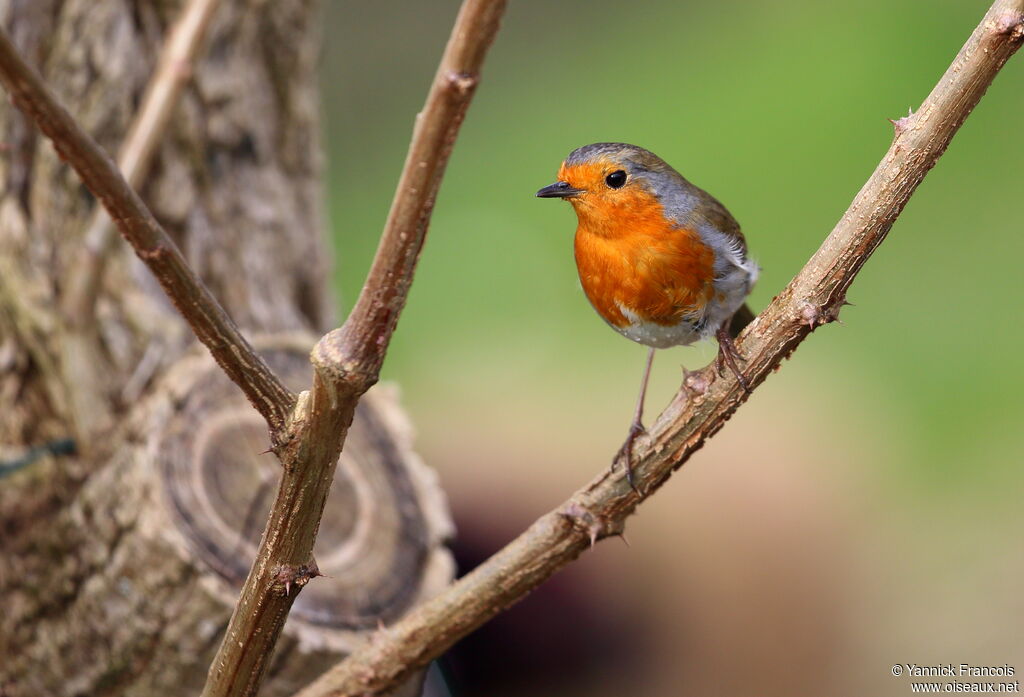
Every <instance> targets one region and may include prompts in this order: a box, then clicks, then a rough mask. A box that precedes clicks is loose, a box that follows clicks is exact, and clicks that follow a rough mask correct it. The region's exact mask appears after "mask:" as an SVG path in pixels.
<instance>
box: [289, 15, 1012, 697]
mask: <svg viewBox="0 0 1024 697" xmlns="http://www.w3.org/2000/svg"><path fill="white" fill-rule="evenodd" d="M1022 39H1024V0H997V2H996V3H995V4H994V5H993V6H992V8H991V9H990V10H989V12H988V14H986V15H985V18H984V19H983V20H982V22H981V24H980V25H979V26H978V28H977V29H976V30H975V31H974V33H973V34H972V35H971V38H970V39H969V40H968V41H967V43H966V44H965V45H964V47H963V49H962V50H961V51H960V53H959V54H958V55H957V57H956V59H955V60H954V61H953V64H952V65H951V66H950V68H949V70H947V71H946V74H945V75H944V76H943V77H942V79H941V80H940V81H939V83H938V85H937V86H936V87H935V89H934V90H932V93H931V94H930V95H929V96H928V98H927V99H926V100H925V102H924V104H922V105H921V108H920V110H919V111H918V112H917V114H914V115H913V116H910V117H907V118H905V119H900V120H899V121H897V122H895V126H896V134H895V139H894V141H893V143H892V146H891V147H890V148H889V151H888V152H887V153H886V155H885V157H884V158H883V159H882V162H881V163H880V164H879V165H878V168H877V169H876V170H875V172H874V174H872V176H871V178H870V179H869V180H868V181H867V183H866V184H865V185H864V187H863V188H862V189H861V191H860V193H858V194H857V197H856V198H855V199H854V201H853V203H852V204H851V205H850V208H849V209H848V210H847V212H846V214H845V215H844V216H843V218H842V219H841V220H840V221H839V223H838V224H837V225H836V227H835V229H834V230H833V231H832V233H831V234H830V235H829V236H828V237H827V238H826V239H825V241H824V243H823V244H822V246H821V248H820V249H819V250H818V251H817V253H815V255H814V256H813V257H812V258H811V260H810V261H809V262H808V263H807V265H806V266H805V267H804V268H803V270H802V271H801V272H800V273H799V274H798V275H797V276H796V278H794V279H793V281H792V282H791V283H790V284H789V285H788V286H787V287H786V288H785V289H784V290H783V291H782V292H781V293H780V294H779V295H778V297H777V298H776V299H775V300H774V301H773V302H772V303H771V305H769V306H768V308H767V309H766V310H765V311H764V312H763V313H762V314H761V315H760V316H759V317H758V318H757V319H756V320H755V321H754V322H753V323H752V324H751V325H750V326H749V327H748V328H747V330H746V331H745V332H744V334H743V335H742V337H741V340H740V344H739V345H740V347H741V348H742V351H743V353H744V354H745V355H746V356H747V361H746V364H745V370H746V375H747V379H748V380H749V381H750V383H751V385H752V386H757V385H760V384H761V383H762V382H764V380H765V378H766V377H767V376H768V374H769V373H771V372H772V371H774V370H775V369H777V368H778V367H779V366H780V365H781V364H782V361H783V359H785V358H787V357H788V356H790V355H791V354H792V353H793V351H794V350H795V349H796V347H797V346H798V345H799V344H800V342H802V341H803V340H804V339H805V338H807V336H809V335H810V333H811V332H812V331H813V330H814V329H815V328H816V327H818V326H820V325H822V324H825V323H828V322H831V321H834V320H835V319H836V318H837V316H838V313H839V310H840V309H841V307H842V306H843V304H844V303H845V296H846V291H847V289H848V288H849V286H850V284H851V283H852V282H853V279H854V278H855V277H856V275H857V273H858V271H859V270H860V268H861V267H862V266H863V264H864V262H865V261H867V259H868V257H869V256H870V255H871V253H872V252H873V251H874V250H875V248H876V247H877V246H878V245H879V244H880V243H881V242H882V240H883V239H885V235H886V233H887V232H888V231H889V228H890V227H891V226H892V224H893V223H894V222H895V220H896V218H897V217H898V216H899V214H900V212H901V211H902V210H903V207H904V205H905V204H906V203H907V200H908V199H909V198H910V196H911V194H913V192H914V190H915V189H916V188H917V185H918V184H920V183H921V180H922V179H924V176H925V174H927V172H928V170H929V169H931V167H932V166H933V165H934V164H935V163H936V161H937V160H938V158H939V157H940V156H941V155H942V153H943V151H944V150H945V149H946V146H947V145H948V144H949V142H950V140H951V139H952V138H953V135H954V134H955V133H956V131H957V129H958V128H959V127H960V125H961V124H962V123H963V121H964V119H966V118H967V116H968V114H970V112H971V110H972V109H973V108H974V106H975V104H977V102H978V100H979V99H981V97H982V95H983V94H984V92H985V90H986V88H987V87H988V85H989V84H990V83H991V81H992V79H993V78H994V77H995V75H996V73H997V72H998V71H999V69H1000V68H1002V66H1003V64H1004V63H1005V62H1006V61H1007V60H1008V59H1009V58H1010V56H1011V55H1013V53H1014V51H1016V50H1017V48H1018V47H1019V46H1020V44H1021V42H1022ZM687 393H688V394H687ZM746 397H747V394H746V393H745V391H744V390H743V389H742V388H741V387H740V386H739V385H738V383H737V382H736V379H735V377H733V376H732V375H731V374H730V375H728V376H726V377H724V378H719V377H716V375H715V373H714V368H713V366H709V367H708V368H705V369H704V370H702V371H700V372H697V373H694V374H691V375H689V376H688V377H687V379H686V382H685V384H684V389H683V390H681V391H680V393H679V394H678V395H676V398H675V400H674V401H673V402H672V404H671V405H669V407H668V408H667V409H666V410H665V412H664V413H662V415H661V416H660V417H659V419H658V421H657V423H656V424H655V425H654V427H653V428H652V429H651V430H650V435H649V437H645V438H642V439H641V440H640V441H638V444H637V446H636V447H635V453H636V455H637V464H635V465H634V466H633V472H634V476H636V477H637V481H638V484H639V488H640V490H641V491H642V492H643V494H642V495H637V494H636V493H634V492H633V491H632V490H631V488H630V486H629V484H628V483H626V481H625V477H624V473H623V472H622V471H621V470H617V471H615V472H606V473H604V474H602V475H601V476H599V477H597V478H596V479H595V480H594V481H592V482H591V483H590V484H588V485H587V486H586V487H584V488H583V489H581V490H579V491H578V492H576V493H575V494H574V495H573V496H572V497H571V498H570V499H569V500H567V501H566V502H564V503H563V504H562V505H560V506H559V507H558V508H556V509H555V510H553V511H551V512H550V513H547V514H546V515H544V516H542V517H541V518H540V519H538V520H537V521H536V522H535V523H534V524H533V525H531V526H530V527H529V528H528V529H527V530H526V532H524V533H523V534H522V535H520V536H519V537H518V538H517V539H515V540H514V541H513V542H511V543H510V544H509V545H508V546H506V547H505V548H504V549H502V550H501V551H499V552H498V553H497V554H495V555H494V556H493V557H491V558H490V559H489V560H487V561H486V562H484V563H483V564H481V565H480V566H479V567H477V568H476V569H475V570H474V571H472V572H471V573H470V574H468V575H467V576H465V577H464V578H462V579H460V580H459V581H458V582H456V583H455V584H454V585H453V586H451V587H450V588H449V589H448V590H447V591H445V592H444V593H443V594H441V595H439V596H437V597H435V598H433V599H431V600H429V601H427V602H425V603H424V604H422V605H421V606H419V608H418V609H416V610H414V611H413V612H412V613H411V614H409V615H407V616H406V617H405V618H404V619H402V620H401V621H399V622H398V623H396V624H395V625H393V626H391V627H388V628H387V629H386V630H383V631H381V632H379V633H378V634H377V635H375V636H373V637H371V638H370V639H369V640H368V641H367V642H366V644H365V645H364V646H363V648H362V649H360V650H358V651H356V652H355V653H353V654H352V655H351V656H350V657H349V658H348V659H346V660H345V661H343V662H342V663H340V664H338V665H337V666H335V667H334V668H332V669H331V670H330V671H329V672H327V673H325V674H324V675H323V676H321V677H320V678H319V679H317V680H316V681H315V682H314V683H313V684H312V685H310V686H309V687H307V688H306V689H304V690H303V691H302V692H300V693H299V696H298V697H328V696H331V697H341V696H351V695H360V696H369V695H382V694H385V693H386V692H387V691H388V690H389V689H390V688H391V687H392V686H394V685H395V684H397V683H398V682H400V681H401V680H402V679H403V678H405V677H406V676H407V675H409V673H410V671H412V670H415V669H417V668H419V667H422V666H424V665H426V664H427V663H428V662H429V661H430V660H432V659H433V658H436V657H437V656H439V655H440V654H441V653H442V652H443V651H445V649H447V648H448V647H449V646H451V645H452V644H454V643H455V642H456V641H458V640H459V639H460V638H462V637H463V636H465V635H466V634H468V633H470V632H471V631H473V630H474V629H476V628H477V627H479V626H480V625H481V624H483V623H484V622H486V621H487V620H489V619H490V618H491V617H493V616H494V615H496V614H498V613H499V612H501V611H502V610H504V609H505V608H507V607H509V606H510V605H512V604H513V603H515V602H517V601H518V600H520V599H521V598H522V597H523V596H525V595H526V594H527V593H528V592H530V591H531V590H532V589H533V588H535V587H537V586H538V585H539V584H540V583H542V582H543V581H544V580H546V579H547V578H548V577H550V576H551V575H552V574H554V573H555V572H556V571H558V570H559V569H561V568H562V567H563V566H565V565H566V564H568V563H569V562H570V561H572V560H573V559H575V558H576V557H577V556H579V555H580V554H581V553H582V552H583V551H584V550H586V549H587V548H588V546H590V545H592V544H593V541H594V540H596V539H599V538H603V537H606V536H609V535H616V534H620V533H621V532H622V530H623V528H624V525H625V519H626V518H627V517H628V516H629V515H630V514H631V513H632V512H633V510H634V509H635V508H636V506H637V505H638V504H639V503H640V502H641V501H642V500H643V499H644V498H646V497H647V496H649V495H650V494H651V493H653V492H654V491H655V490H656V489H657V488H658V487H660V486H661V485H662V484H664V483H665V481H667V480H668V478H669V477H670V476H671V474H672V472H673V471H674V470H675V469H677V468H678V467H680V466H681V465H682V464H683V463H685V462H686V461H687V460H688V459H689V458H690V457H691V456H692V455H693V453H695V452H696V451H697V450H699V449H700V447H701V446H702V445H703V444H704V442H705V441H706V440H707V439H708V438H710V437H711V436H712V435H714V434H715V433H716V432H718V430H719V429H720V428H721V427H722V426H723V425H724V424H725V422H726V421H727V420H728V419H729V417H730V416H731V415H732V413H733V412H734V411H735V410H736V409H737V408H738V407H739V406H740V404H742V403H743V402H744V401H745V400H746Z"/></svg>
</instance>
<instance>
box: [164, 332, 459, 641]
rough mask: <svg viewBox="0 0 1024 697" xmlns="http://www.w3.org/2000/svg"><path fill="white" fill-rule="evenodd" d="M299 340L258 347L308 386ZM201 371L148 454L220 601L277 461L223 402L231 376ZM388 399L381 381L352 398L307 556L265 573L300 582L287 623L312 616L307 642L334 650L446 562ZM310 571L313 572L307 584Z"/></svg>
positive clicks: (252, 549) (441, 524)
mask: <svg viewBox="0 0 1024 697" xmlns="http://www.w3.org/2000/svg"><path fill="white" fill-rule="evenodd" d="M305 346H308V344H305ZM305 346H295V347H294V349H293V350H290V351H281V350H277V351H273V352H267V353H265V354H264V357H265V358H266V360H267V362H268V364H269V365H270V366H271V368H272V369H273V370H274V372H275V373H276V374H278V375H281V376H282V377H283V378H284V379H285V383H286V384H287V385H289V386H290V387H291V386H293V385H294V386H296V387H297V386H300V385H305V384H309V381H310V372H311V371H310V368H309V361H308V359H307V356H306V353H305V351H304V350H302V349H304V348H305ZM210 368H211V371H213V372H212V373H211V374H210V375H206V376H202V377H201V378H200V379H198V380H197V381H196V383H195V387H194V388H193V389H191V390H190V391H189V393H188V394H187V395H186V397H185V398H184V401H183V402H182V404H181V405H180V407H179V411H178V415H177V417H176V418H174V419H173V420H171V421H169V422H168V424H167V426H166V429H165V432H164V435H163V437H162V438H161V440H160V442H159V443H158V444H157V452H158V453H160V455H159V458H158V459H159V466H160V469H161V476H162V478H163V479H164V485H165V486H166V489H167V492H168V496H169V503H170V509H171V511H172V513H173V516H174V520H175V521H176V523H177V525H178V526H179V527H180V529H181V531H182V534H183V537H184V539H185V540H186V541H187V542H188V544H189V546H190V548H191V549H192V550H193V553H194V554H195V555H196V556H197V557H198V559H199V560H200V561H202V562H203V563H204V564H206V565H208V566H209V567H210V569H211V571H212V572H213V573H215V574H216V575H217V576H218V577H219V578H221V579H222V580H223V581H224V584H223V587H224V589H225V591H226V596H225V601H226V602H233V601H234V599H235V598H236V597H237V593H238V590H239V589H240V588H241V587H242V583H243V582H244V581H245V577H246V574H247V573H248V571H249V566H250V564H251V562H252V559H253V558H254V557H255V556H256V548H257V545H258V544H259V540H260V535H261V534H262V533H263V527H262V526H263V524H264V522H265V521H266V520H267V516H268V512H269V510H270V506H271V504H272V503H273V501H274V494H275V492H276V491H277V486H278V481H279V479H280V476H281V465H280V463H279V462H278V460H277V458H276V457H274V456H273V455H272V454H270V453H267V452H266V448H267V438H266V427H265V425H264V424H263V420H262V419H261V418H260V417H259V415H258V414H256V413H255V412H254V411H253V410H252V409H251V408H250V407H249V406H248V405H247V404H246V403H245V401H244V400H242V399H239V398H237V396H236V397H235V398H234V399H232V397H233V395H237V393H236V392H235V391H234V388H233V386H232V385H231V383H230V382H228V381H227V380H226V379H225V378H223V377H221V376H219V375H218V374H217V373H216V372H215V370H214V367H213V366H212V365H211V366H210ZM393 404H394V396H393V395H391V394H389V393H388V391H387V390H384V391H380V390H374V391H373V392H372V393H371V395H370V396H369V397H368V398H367V399H366V400H364V401H363V402H361V403H360V406H359V407H358V408H357V409H356V415H355V419H354V421H353V423H352V427H351V429H350V431H349V435H348V440H347V446H346V448H345V452H344V453H343V454H342V455H341V458H340V460H339V461H338V466H337V470H336V474H335V477H334V484H333V486H332V488H331V492H330V495H329V497H328V503H327V506H326V508H325V509H324V516H323V519H322V521H321V526H320V534H319V536H318V538H317V543H316V546H315V547H314V550H313V552H314V559H313V560H309V561H308V562H307V563H306V564H297V565H295V566H294V568H292V567H289V568H281V569H279V570H278V571H276V572H275V573H276V574H277V576H278V579H277V580H278V581H279V583H280V586H281V588H280V590H281V592H282V594H294V593H295V592H296V590H297V589H298V588H300V587H302V593H301V594H300V595H299V596H298V597H297V599H296V600H295V604H294V606H293V608H292V614H291V618H292V622H291V623H290V625H289V626H292V627H293V628H295V627H301V626H304V625H315V626H316V627H317V628H318V631H320V632H321V634H322V636H320V637H319V640H320V641H321V642H324V643H327V644H330V645H331V646H332V647H334V648H335V649H336V650H339V651H343V650H346V649H347V648H348V647H349V645H350V644H351V642H352V633H353V632H354V631H357V630H360V629H373V628H376V627H377V626H378V625H379V623H380V622H382V621H383V622H385V623H390V622H392V621H393V620H395V619H396V618H397V617H399V616H401V615H402V614H403V613H404V611H405V610H407V609H408V608H409V607H410V606H411V605H412V604H413V603H414V602H415V601H416V600H417V599H419V598H420V597H421V596H422V591H423V588H422V584H423V579H424V577H425V576H426V577H430V578H432V579H433V581H432V584H433V585H434V587H435V588H436V587H437V586H436V584H437V583H442V584H443V583H444V581H443V580H442V579H439V578H437V576H436V574H437V570H436V568H435V567H438V566H439V565H440V566H441V567H444V566H445V564H446V563H447V562H446V561H445V560H446V559H447V553H446V552H444V551H443V550H442V549H441V548H440V545H441V544H442V543H443V540H444V538H445V537H447V535H448V533H449V531H450V526H449V524H447V523H446V522H445V521H444V519H443V517H441V516H439V515H438V513H437V512H432V513H427V512H425V511H424V508H425V507H428V508H429V507H435V508H436V507H437V506H438V505H439V499H438V494H437V492H436V491H435V492H430V491H428V492H424V491H423V490H424V488H428V489H429V488H433V487H434V486H435V484H434V482H433V480H432V478H431V477H430V475H429V472H428V471H427V470H426V469H425V468H424V467H423V466H422V465H421V464H420V463H419V462H418V460H416V459H415V457H414V456H413V455H412V453H411V451H410V450H409V448H408V438H409V434H408V429H407V428H406V427H404V426H403V425H402V424H400V423H395V422H394V421H395V418H396V417H397V416H398V414H397V412H395V410H394V406H393ZM390 412H395V414H394V415H389V413H390ZM441 510H442V511H443V507H442V509H441ZM314 570H318V571H319V574H322V575H323V578H317V579H316V580H315V581H313V582H310V583H308V585H307V581H311V580H312V579H313V578H315V577H316V576H317V573H315V572H314ZM442 576H444V574H442ZM432 584H430V583H428V584H427V585H428V587H429V586H430V585H432Z"/></svg>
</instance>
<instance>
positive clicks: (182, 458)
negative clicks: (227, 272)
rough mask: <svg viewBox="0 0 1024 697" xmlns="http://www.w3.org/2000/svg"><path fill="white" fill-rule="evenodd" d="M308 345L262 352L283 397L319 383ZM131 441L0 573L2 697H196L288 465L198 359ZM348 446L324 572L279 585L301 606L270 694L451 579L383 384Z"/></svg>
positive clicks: (442, 520)
mask: <svg viewBox="0 0 1024 697" xmlns="http://www.w3.org/2000/svg"><path fill="white" fill-rule="evenodd" d="M310 343H311V340H310V339H309V338H305V339H302V340H298V339H293V338H290V337H288V338H285V339H275V340H274V341H273V342H268V341H267V340H257V341H254V344H255V345H256V346H257V348H261V349H262V352H263V356H264V358H265V359H266V360H267V362H268V363H269V364H270V365H272V366H273V368H274V370H275V371H276V372H277V373H278V374H279V375H282V376H283V377H284V378H285V380H286V381H287V382H288V383H289V384H295V383H298V384H308V380H309V372H310V369H309V362H308V360H307V351H308V349H309V345H310ZM130 429H131V437H130V438H129V439H128V442H130V443H133V444H134V445H133V446H131V447H124V448H121V449H120V450H119V451H118V453H117V454H116V460H115V461H114V462H113V463H111V465H110V466H108V467H105V468H102V469H101V470H99V472H98V474H97V475H96V476H94V477H93V478H91V479H90V480H89V481H88V482H87V483H86V484H85V486H84V487H83V489H82V491H81V493H80V494H79V495H78V497H77V498H76V502H75V504H74V505H73V506H72V507H71V508H70V509H69V510H67V511H65V512H63V513H62V514H61V515H59V516H55V518H54V519H52V520H50V521H48V523H47V525H46V526H36V527H37V530H36V531H35V533H34V534H35V537H33V538H31V539H27V538H25V536H23V537H22V538H21V539H20V541H19V544H20V545H21V547H20V548H19V549H20V552H19V553H18V554H17V556H16V557H15V559H16V560H17V564H16V568H15V569H12V570H11V571H12V573H7V574H3V575H0V591H2V592H3V595H4V598H5V609H4V613H5V615H6V617H5V622H6V624H5V626H7V627H10V628H12V629H11V631H10V632H9V633H4V634H3V635H0V651H2V655H3V657H4V658H3V663H4V666H3V668H4V670H3V674H4V678H5V680H9V681H10V684H9V685H7V684H5V688H4V689H6V690H7V692H5V693H4V694H8V693H9V694H10V695H11V696H12V697H29V696H30V695H50V694H52V695H58V694H72V693H73V694H100V693H101V692H103V690H104V686H109V685H111V684H116V685H118V686H119V689H121V690H123V691H124V692H125V693H131V694H153V695H156V694H159V695H165V696H167V697H194V695H196V694H197V693H198V691H199V690H200V689H201V688H202V687H203V681H204V679H205V677H206V670H207V667H208V665H209V662H210V660H211V659H212V657H213V654H214V650H215V649H216V647H217V645H218V643H219V642H220V638H221V636H222V634H223V632H224V629H225V627H226V626H227V623H228V618H229V617H230V615H231V612H232V608H233V606H234V604H235V601H236V599H237V597H238V592H239V588H240V587H241V583H242V580H243V579H244V578H245V574H246V571H247V569H248V566H249V563H250V562H251V560H252V558H253V557H254V556H255V550H256V543H257V542H258V540H259V537H260V533H261V532H262V526H263V523H264V521H265V518H266V509H267V508H268V507H269V505H270V502H271V501H272V500H273V498H274V492H275V490H276V488H277V482H278V480H279V479H280V478H281V467H280V465H278V464H277V459H276V458H275V457H274V455H272V454H269V453H264V454H261V451H265V450H266V449H267V446H268V442H267V433H266V426H265V424H264V422H263V420H262V419H261V418H260V416H259V415H258V414H256V413H255V412H254V411H253V410H252V408H251V407H250V406H249V405H248V404H247V403H246V401H245V399H244V397H243V396H242V395H240V394H239V392H238V390H237V389H236V388H235V387H234V386H233V385H232V384H231V382H230V381H229V380H228V379H227V378H226V377H225V376H224V375H223V373H222V372H221V371H220V370H219V369H218V367H217V366H216V365H215V364H214V362H213V361H212V360H211V359H210V358H209V356H208V355H205V354H202V353H200V350H199V349H198V348H197V349H196V350H194V351H193V352H192V354H191V355H189V356H187V357H185V358H183V359H181V360H180V361H178V362H177V363H176V364H175V365H174V366H172V367H171V369H170V370H169V372H168V374H167V376H166V378H165V379H164V380H162V381H161V383H160V385H159V386H158V389H157V390H156V391H155V393H154V396H153V397H152V398H151V399H149V400H147V401H146V402H145V403H143V404H140V405H139V407H138V411H137V413H136V416H135V417H134V418H133V423H132V424H131V426H130ZM349 444H350V447H349V448H348V449H346V452H345V456H344V457H343V458H342V460H341V462H340V463H339V465H340V466H339V467H338V469H337V473H338V474H337V477H336V478H335V481H334V484H333V491H332V496H331V501H330V502H329V503H328V505H327V508H326V510H325V515H324V519H323V523H322V526H321V534H320V540H319V544H318V545H317V547H316V549H315V553H316V557H315V559H311V560H308V561H307V563H305V564H298V565H295V568H293V569H280V568H278V569H272V570H271V574H272V575H273V576H274V577H275V579H276V591H275V592H276V593H277V594H278V595H280V596H284V594H285V593H288V595H289V597H290V598H291V599H293V600H294V601H295V602H294V612H293V613H292V616H291V619H290V621H289V622H288V625H287V627H286V628H285V630H284V632H283V635H282V637H281V639H280V642H279V644H278V652H277V654H276V656H277V659H276V660H272V661H271V662H270V665H269V666H268V669H267V681H266V683H265V685H264V688H263V690H262V691H261V694H262V695H268V696H271V697H273V696H276V695H286V694H289V693H291V692H293V691H294V690H296V689H298V688H299V687H301V686H302V685H303V684H304V683H305V682H308V680H309V677H310V676H311V675H315V674H316V673H317V672H319V671H322V670H324V669H325V668H326V667H327V666H329V665H330V664H331V663H332V662H333V661H336V660H338V658H340V657H341V656H343V655H345V654H346V653H348V652H349V651H350V650H352V649H353V648H354V647H355V646H356V645H357V644H359V643H361V641H363V640H364V638H365V634H366V632H367V631H368V630H371V629H375V628H377V627H378V626H379V622H381V621H383V622H386V623H391V622H393V621H394V620H396V619H397V618H398V617H399V616H401V615H402V614H404V613H405V612H406V611H408V609H409V608H410V607H411V606H412V605H414V604H416V603H417V602H419V601H421V600H423V599H425V598H427V597H429V596H431V595H434V594H436V593H437V592H439V591H440V590H441V589H443V588H444V587H445V586H446V585H447V584H448V583H449V582H450V580H451V577H452V571H453V564H452V561H451V557H450V554H449V553H448V552H447V550H446V549H445V548H444V546H443V543H444V541H445V539H446V538H448V537H449V536H450V534H451V523H450V521H449V518H448V513H447V507H446V503H445V501H444V497H443V494H442V493H441V492H440V489H439V487H438V486H437V482H436V478H435V476H434V474H433V472H431V471H430V470H428V469H427V468H426V467H425V466H424V465H423V464H422V462H420V460H419V458H418V457H417V456H416V455H415V454H414V453H413V452H412V450H411V449H410V433H409V427H408V425H407V424H406V423H405V421H404V417H403V416H402V414H401V412H400V411H399V409H398V405H397V401H396V398H395V395H394V393H393V392H390V391H388V390H387V389H386V386H382V387H379V388H376V389H374V390H372V391H370V392H369V393H368V394H367V395H366V396H365V398H364V399H363V400H362V402H361V403H360V406H359V408H358V410H357V413H356V417H355V420H354V423H353V425H352V429H351V431H350V433H349ZM63 560H67V561H68V563H64V561H63ZM70 560H76V561H75V562H74V563H70ZM317 573H322V574H325V576H323V577H317V576H316V574H317ZM286 586H288V587H286ZM54 598H58V599H60V600H58V601H54ZM55 602H56V603H58V604H55Z"/></svg>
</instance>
